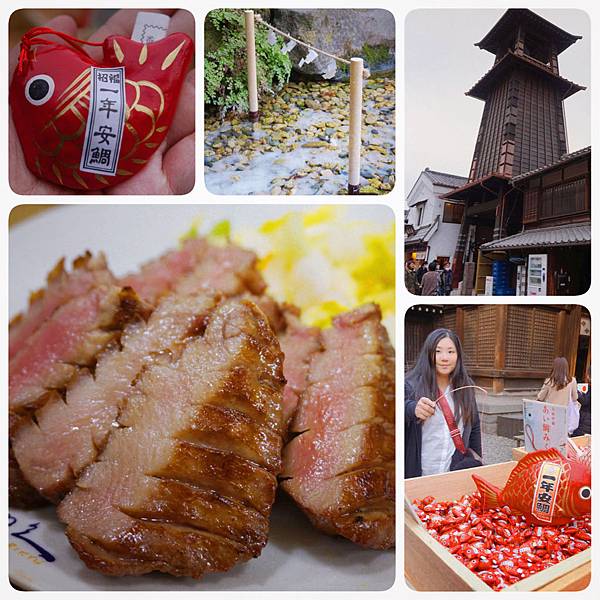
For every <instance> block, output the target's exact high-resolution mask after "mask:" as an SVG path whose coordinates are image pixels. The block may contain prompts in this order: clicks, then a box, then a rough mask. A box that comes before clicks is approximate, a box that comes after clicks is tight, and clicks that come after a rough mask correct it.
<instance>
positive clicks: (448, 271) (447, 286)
mask: <svg viewBox="0 0 600 600" xmlns="http://www.w3.org/2000/svg"><path fill="white" fill-rule="evenodd" d="M440 288H441V291H442V294H441V295H442V296H449V295H450V294H451V293H452V267H451V266H450V263H449V262H448V261H446V262H445V263H444V269H443V270H442V273H441V275H440Z"/></svg>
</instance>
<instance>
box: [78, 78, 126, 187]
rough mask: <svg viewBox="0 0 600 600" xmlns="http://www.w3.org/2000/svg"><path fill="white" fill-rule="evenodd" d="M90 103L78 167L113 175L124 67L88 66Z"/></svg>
mask: <svg viewBox="0 0 600 600" xmlns="http://www.w3.org/2000/svg"><path fill="white" fill-rule="evenodd" d="M90 69H91V78H90V106H89V111H88V118H87V123H86V127H85V140H84V142H83V153H82V154H81V162H80V165H79V169H80V170H81V171H84V172H86V173H96V174H98V175H113V176H114V175H115V174H116V172H117V163H118V162H119V153H120V151H121V140H122V139H123V126H124V125H125V111H126V108H127V105H126V99H125V67H114V68H106V69H104V68H98V67H90Z"/></svg>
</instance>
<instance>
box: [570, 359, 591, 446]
mask: <svg viewBox="0 0 600 600" xmlns="http://www.w3.org/2000/svg"><path fill="white" fill-rule="evenodd" d="M586 379H587V384H588V386H587V392H585V393H584V392H581V393H580V394H579V395H578V400H579V404H580V405H581V408H580V410H579V426H578V427H577V429H576V430H575V431H574V432H573V435H585V434H588V435H591V433H592V386H591V382H590V371H589V368H588V371H587V377H586Z"/></svg>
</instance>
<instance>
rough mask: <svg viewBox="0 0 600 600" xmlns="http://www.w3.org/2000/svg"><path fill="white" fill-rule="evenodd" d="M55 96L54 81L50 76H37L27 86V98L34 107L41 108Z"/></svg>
mask: <svg viewBox="0 0 600 600" xmlns="http://www.w3.org/2000/svg"><path fill="white" fill-rule="evenodd" d="M52 94H54V79H52V77H50V75H36V76H35V77H32V78H31V79H30V80H29V81H28V82H27V85H26V86H25V98H27V101H28V102H29V103H30V104H33V105H34V106H41V105H42V104H45V103H46V102H48V100H50V98H52Z"/></svg>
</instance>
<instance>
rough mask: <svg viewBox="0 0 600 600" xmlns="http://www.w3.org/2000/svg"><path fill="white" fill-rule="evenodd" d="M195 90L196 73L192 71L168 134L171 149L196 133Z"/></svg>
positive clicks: (184, 84) (168, 145)
mask: <svg viewBox="0 0 600 600" xmlns="http://www.w3.org/2000/svg"><path fill="white" fill-rule="evenodd" d="M195 89H196V88H195V71H193V70H192V71H190V72H189V73H188V74H187V76H186V78H185V81H184V82H183V86H182V87H181V93H180V95H179V101H178V102H177V108H176V109H175V116H174V117H173V122H172V123H171V127H169V131H168V133H167V147H169V148H170V147H171V146H174V145H175V144H176V143H177V142H179V140H181V139H183V138H184V137H186V136H188V135H190V134H191V133H194V130H195V129H196V112H195V108H196V99H195Z"/></svg>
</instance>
